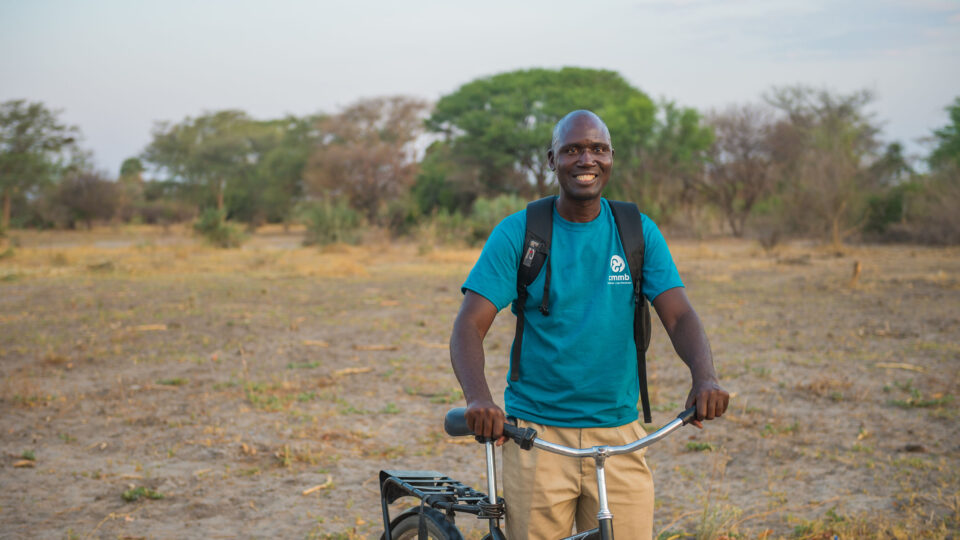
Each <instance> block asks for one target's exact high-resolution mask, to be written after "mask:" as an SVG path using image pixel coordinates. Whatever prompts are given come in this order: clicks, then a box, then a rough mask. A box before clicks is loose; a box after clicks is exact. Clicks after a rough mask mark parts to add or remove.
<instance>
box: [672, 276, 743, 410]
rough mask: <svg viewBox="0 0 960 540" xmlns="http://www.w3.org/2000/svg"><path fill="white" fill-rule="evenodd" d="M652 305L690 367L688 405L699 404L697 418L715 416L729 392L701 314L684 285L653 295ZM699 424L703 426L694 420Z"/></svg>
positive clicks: (728, 400) (724, 405)
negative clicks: (720, 378)
mask: <svg viewBox="0 0 960 540" xmlns="http://www.w3.org/2000/svg"><path fill="white" fill-rule="evenodd" d="M653 307H654V309H656V310H657V315H659V316H660V321H661V322H662V323H663V327H664V328H665V329H666V330H667V334H668V335H669V336H670V341H672V342H673V348H674V349H675V350H676V351H677V354H678V355H679V356H680V358H681V359H682V360H683V361H684V363H686V364H687V367H689V368H690V376H691V377H692V379H693V385H692V388H691V389H690V394H689V395H688V396H687V404H686V405H685V407H691V406H693V405H694V404H696V406H697V418H701V419H703V420H713V419H714V418H716V417H718V416H721V415H722V414H723V413H724V412H726V410H727V404H728V403H729V402H730V394H728V393H727V391H726V390H724V389H723V388H721V387H720V382H719V381H718V380H717V371H716V369H714V366H713V354H712V353H711V352H710V342H709V341H707V334H706V332H704V330H703V324H702V323H701V322H700V317H699V316H697V312H696V311H694V310H693V306H692V305H690V300H689V299H688V298H687V293H686V291H685V290H684V289H683V287H675V288H673V289H668V290H666V291H664V292H662V293H660V295H658V296H657V297H656V298H654V299H653ZM694 424H695V425H696V426H697V427H703V425H702V424H701V423H700V422H699V421H695V422H694Z"/></svg>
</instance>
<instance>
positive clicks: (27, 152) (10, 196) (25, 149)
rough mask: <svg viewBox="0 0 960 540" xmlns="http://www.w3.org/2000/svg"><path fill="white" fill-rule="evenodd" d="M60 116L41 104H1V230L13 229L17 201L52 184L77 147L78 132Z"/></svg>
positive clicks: (18, 102) (22, 102)
mask: <svg viewBox="0 0 960 540" xmlns="http://www.w3.org/2000/svg"><path fill="white" fill-rule="evenodd" d="M58 116H59V112H58V111H53V110H51V109H48V108H47V107H46V106H45V105H44V104H43V103H39V102H28V101H26V100H22V99H18V100H12V101H6V102H4V103H0V198H2V209H3V210H2V214H0V215H2V217H0V230H2V229H6V228H7V227H8V226H9V225H10V212H11V207H12V203H13V200H14V198H16V197H18V196H22V195H24V194H26V193H28V192H30V191H32V190H35V189H37V188H39V187H41V186H42V185H44V184H45V183H46V182H48V181H50V180H51V179H52V178H53V175H54V174H55V172H56V170H57V169H58V168H59V167H60V166H61V165H62V164H63V162H64V160H65V152H66V151H68V150H71V149H73V148H74V147H75V141H76V138H77V137H78V134H79V132H78V130H77V129H76V128H75V127H72V126H68V125H66V124H63V123H61V122H60V120H59V119H58V118H57V117H58Z"/></svg>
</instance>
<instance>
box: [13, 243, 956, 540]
mask: <svg viewBox="0 0 960 540" xmlns="http://www.w3.org/2000/svg"><path fill="white" fill-rule="evenodd" d="M12 236H14V237H16V238H17V241H16V244H17V245H15V246H14V247H13V251H12V252H11V254H10V255H8V256H5V257H3V258H2V259H0V336H2V338H0V339H2V341H0V375H2V379H0V429H2V431H3V433H4V437H3V438H2V439H0V450H2V452H3V453H4V455H5V456H6V457H5V458H3V459H4V461H2V462H0V466H2V467H3V472H2V475H3V478H4V480H3V482H2V483H3V484H4V487H6V488H7V489H5V490H3V491H2V492H0V521H2V522H3V523H4V527H3V528H4V535H5V536H9V537H13V538H20V537H24V538H26V537H54V538H55V537H71V536H74V537H84V536H87V535H90V534H92V535H93V536H97V535H100V536H105V537H106V536H109V537H116V536H121V537H123V536H133V537H137V536H151V537H184V536H200V535H211V534H227V535H239V536H248V535H249V536H284V537H302V536H308V537H313V538H376V537H379V532H380V510H379V500H378V486H377V483H376V479H375V478H376V474H377V471H378V470H379V469H380V468H407V469H437V470H441V471H444V472H447V473H449V474H451V475H453V476H454V477H456V478H459V479H461V480H463V481H465V482H466V483H468V484H472V485H475V486H476V487H478V488H481V489H482V486H481V485H480V484H481V479H482V470H483V463H482V452H480V450H479V449H478V448H477V447H476V446H475V445H472V444H461V443H462V441H455V440H451V439H449V438H447V437H445V436H444V435H443V434H442V433H441V432H440V431H439V418H441V417H442V414H443V412H444V411H445V410H446V409H447V408H448V407H450V406H453V405H455V404H458V403H460V402H462V395H461V394H460V392H459V388H458V385H457V383H456V381H455V379H454V378H453V376H452V374H451V373H450V370H449V363H448V362H449V361H448V359H447V352H446V349H445V348H446V345H445V344H446V342H447V339H448V333H449V329H450V325H451V323H452V319H453V317H454V315H455V313H456V309H457V306H458V304H459V301H460V293H459V286H460V284H461V283H462V281H463V279H464V277H465V276H466V273H467V271H469V268H470V266H471V265H472V263H473V261H474V259H475V258H476V256H477V254H478V251H477V250H464V249H451V248H442V247H433V246H431V247H429V249H425V248H424V247H423V246H416V245H405V244H396V245H394V244H388V243H380V244H376V245H374V244H368V245H364V246H345V245H337V246H328V247H326V248H324V249H315V248H309V249H307V248H301V247H299V243H298V238H297V232H296V231H294V232H293V233H285V232H284V231H282V230H281V229H279V228H267V229H262V230H261V231H260V232H258V234H257V235H255V236H254V237H253V238H252V239H251V240H250V242H249V243H248V244H247V245H246V247H244V248H243V249H237V250H216V249H213V248H209V247H206V246H205V245H202V244H201V243H199V242H196V241H195V240H194V239H193V238H192V237H190V236H188V235H187V234H185V232H184V231H178V230H173V231H171V232H169V233H164V232H163V231H161V230H160V229H153V228H132V227H127V228H122V229H117V230H113V229H104V230H95V231H93V232H90V233H63V232H59V233H58V232H52V233H48V232H44V233H36V232H14V233H13V234H12ZM671 247H672V248H673V253H674V255H675V258H676V259H677V262H678V265H679V267H680V269H681V273H682V275H683V277H684V280H685V282H686V283H687V286H688V293H689V294H690V296H691V298H692V299H693V301H694V303H695V305H696V306H697V308H698V311H699V313H700V315H701V317H702V318H703V319H704V321H705V324H706V326H707V328H708V331H709V333H710V335H711V340H712V345H713V349H714V353H715V356H716V358H717V363H718V366H719V369H720V372H721V375H722V377H723V378H724V383H725V384H726V385H727V387H728V389H730V390H731V391H733V392H734V393H735V394H736V397H735V399H734V401H733V403H732V408H731V410H730V411H729V413H728V415H727V416H726V417H725V418H724V419H723V420H722V421H720V422H714V423H712V424H709V425H708V427H707V429H706V430H705V431H703V432H695V431H693V430H691V431H689V432H684V433H683V434H682V435H680V436H677V437H674V438H672V439H670V440H667V441H665V442H663V443H662V444H660V445H658V446H657V447H655V448H653V449H651V451H650V454H649V460H650V463H651V464H652V466H653V467H654V468H655V472H656V477H657V482H658V499H657V514H656V516H657V517H656V530H657V532H658V534H659V536H660V537H661V538H713V539H721V538H768V539H772V538H809V539H815V538H816V539H819V538H833V537H834V535H837V536H838V537H840V538H947V537H950V536H951V535H954V536H956V534H957V529H958V526H960V497H958V495H957V493H958V489H960V488H958V486H960V467H958V464H960V432H958V427H957V421H956V420H957V414H956V401H955V400H956V399H957V396H958V395H960V370H958V369H957V367H958V364H960V347H958V345H957V339H956V337H957V335H960V308H958V306H960V279H958V276H960V251H958V250H957V249H929V248H914V247H905V246H888V247H882V248H872V247H853V248H847V249H846V252H845V253H843V254H840V255H837V254H836V253H835V252H832V251H829V250H822V249H820V248H818V247H816V246H810V245H804V244H788V245H782V246H779V247H778V248H777V250H776V251H774V252H773V253H771V254H767V253H766V252H764V251H763V250H762V249H760V248H759V247H757V246H755V245H753V244H749V243H745V242H736V241H727V240H722V241H716V242H710V243H693V242H673V243H672V245H671ZM854 260H856V261H859V262H860V263H861V273H860V275H859V276H858V279H857V281H856V283H855V284H853V285H852V286H851V283H850V272H851V270H850V269H851V265H852V262H853V261H854ZM655 331H656V334H655V336H654V347H653V350H652V353H651V378H652V381H653V383H652V388H651V390H652V395H653V400H654V403H655V405H656V410H657V412H656V413H655V416H656V417H657V418H656V420H657V421H660V420H663V419H664V418H666V417H667V416H668V415H669V414H672V413H673V412H674V411H675V410H676V409H678V408H679V404H682V402H683V400H684V398H685V392H686V386H687V385H688V384H689V383H688V379H687V377H688V375H687V374H686V371H685V368H683V366H682V365H681V363H680V362H679V361H677V360H676V359H675V357H674V355H673V353H672V351H671V350H670V346H669V343H668V340H667V339H666V338H665V336H664V335H663V333H662V330H659V329H656V330H655ZM512 332H513V319H512V317H511V316H510V315H508V314H505V313H504V314H501V316H500V317H498V319H497V321H496V322H495V325H494V328H493V329H492V330H491V332H490V335H489V336H488V338H487V343H486V344H487V355H488V376H489V379H490V381H491V384H493V385H494V392H495V393H496V392H500V391H502V387H503V384H504V378H505V374H506V367H507V362H506V356H507V354H508V351H509V346H510V340H511V337H512ZM708 450H709V451H708ZM24 456H30V457H31V459H27V458H25V457H24ZM22 462H29V463H30V466H27V465H16V464H17V463H22ZM317 486H323V487H322V488H317V489H313V490H312V491H311V489H312V488H316V487H317ZM137 488H142V490H151V491H152V492H156V493H162V494H163V495H164V498H163V499H149V498H143V497H141V498H140V499H139V500H137V501H136V502H133V503H127V502H125V501H124V500H123V497H122V495H123V494H124V493H126V492H128V491H129V490H135V489H137ZM459 523H460V524H461V525H463V526H465V527H466V528H467V529H468V532H467V537H468V538H479V537H480V536H481V535H482V533H481V531H480V529H479V525H478V524H477V523H475V520H472V519H471V518H461V520H460V522H459Z"/></svg>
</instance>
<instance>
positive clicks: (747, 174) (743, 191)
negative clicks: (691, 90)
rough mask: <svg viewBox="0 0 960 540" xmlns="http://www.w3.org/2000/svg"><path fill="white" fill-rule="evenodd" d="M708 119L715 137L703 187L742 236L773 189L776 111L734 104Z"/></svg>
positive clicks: (731, 226)
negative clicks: (772, 139)
mask: <svg viewBox="0 0 960 540" xmlns="http://www.w3.org/2000/svg"><path fill="white" fill-rule="evenodd" d="M707 122H708V124H709V125H710V126H711V127H712V128H713V131H714V135H715V139H714V142H713V144H712V145H711V147H710V150H709V152H708V156H709V164H708V166H707V173H706V174H704V175H702V176H701V177H700V182H699V186H700V189H701V190H702V191H703V192H704V193H705V194H706V196H707V198H708V201H709V202H711V203H713V204H716V205H717V206H719V207H720V209H721V210H722V211H723V213H724V215H725V216H726V218H727V223H728V224H729V225H730V230H732V231H733V235H734V236H737V237H740V236H743V232H744V224H745V223H746V221H747V217H748V216H749V215H750V212H751V211H752V210H753V207H754V205H755V204H756V203H757V202H759V201H760V200H762V199H763V198H764V197H766V196H768V195H770V194H771V193H772V192H773V188H774V182H775V178H776V175H775V170H776V164H775V163H774V161H773V153H772V152H771V146H770V144H771V140H770V136H771V133H772V130H773V127H774V120H773V114H772V112H771V111H770V110H769V109H766V108H762V107H759V106H755V105H743V106H731V107H728V108H727V109H726V110H725V111H724V112H722V113H714V114H711V115H709V116H708V117H707Z"/></svg>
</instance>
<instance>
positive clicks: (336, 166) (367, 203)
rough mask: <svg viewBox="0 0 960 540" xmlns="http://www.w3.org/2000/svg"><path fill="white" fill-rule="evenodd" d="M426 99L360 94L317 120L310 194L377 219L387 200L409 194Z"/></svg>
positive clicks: (310, 165)
mask: <svg viewBox="0 0 960 540" xmlns="http://www.w3.org/2000/svg"><path fill="white" fill-rule="evenodd" d="M426 110H427V104H426V102H424V101H421V100H419V99H414V98H409V97H403V96H394V97H379V98H369V99H362V100H360V101H357V102H356V103H354V104H352V105H350V106H348V107H347V108H346V109H344V110H343V111H341V112H340V113H339V114H335V115H331V116H328V117H326V118H323V119H322V120H321V121H320V122H319V124H318V127H319V131H320V133H321V134H322V135H321V144H318V145H317V146H316V148H315V150H314V151H313V153H312V154H311V155H310V158H309V160H308V163H307V167H306V171H305V173H304V174H305V180H306V183H307V190H308V192H309V194H310V195H312V196H313V197H315V198H318V199H325V200H338V199H339V200H347V201H349V203H350V205H351V206H352V207H353V208H354V209H356V210H358V211H360V212H362V213H363V214H364V215H365V216H366V217H367V219H369V220H370V221H373V222H380V221H381V219H380V218H381V217H382V216H383V212H384V210H385V208H386V204H387V202H388V201H391V200H394V199H397V198H399V197H400V196H402V195H404V194H406V193H407V190H408V189H409V188H410V186H411V185H412V184H413V180H414V178H415V176H416V171H417V165H416V160H415V157H416V156H415V154H416V152H415V150H416V149H415V148H414V142H415V141H416V139H417V137H419V136H420V134H421V133H422V127H423V114H424V113H425V111H426Z"/></svg>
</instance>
